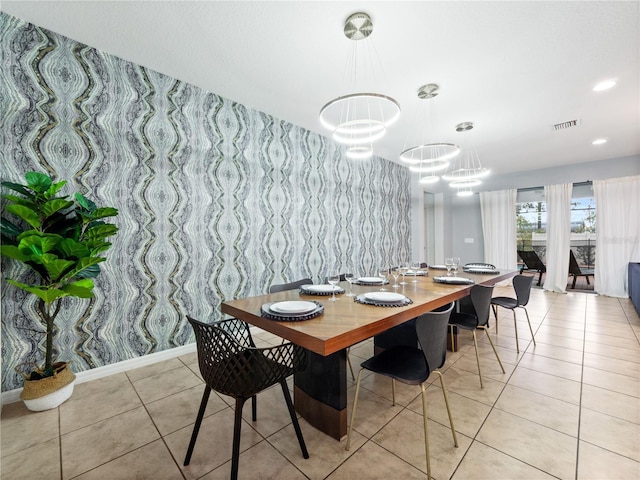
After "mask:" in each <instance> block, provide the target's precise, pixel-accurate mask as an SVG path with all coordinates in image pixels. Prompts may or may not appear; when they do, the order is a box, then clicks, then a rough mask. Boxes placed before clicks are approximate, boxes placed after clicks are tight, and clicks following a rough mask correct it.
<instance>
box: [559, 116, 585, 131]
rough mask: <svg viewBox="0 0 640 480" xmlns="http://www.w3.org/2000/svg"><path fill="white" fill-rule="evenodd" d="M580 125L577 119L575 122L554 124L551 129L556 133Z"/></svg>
mask: <svg viewBox="0 0 640 480" xmlns="http://www.w3.org/2000/svg"><path fill="white" fill-rule="evenodd" d="M580 123H582V122H581V121H580V119H579V118H577V119H575V120H569V121H567V122H562V123H556V124H555V125H554V126H553V129H554V130H555V131H556V132H557V131H558V130H566V129H567V128H572V127H577V126H578V125H580Z"/></svg>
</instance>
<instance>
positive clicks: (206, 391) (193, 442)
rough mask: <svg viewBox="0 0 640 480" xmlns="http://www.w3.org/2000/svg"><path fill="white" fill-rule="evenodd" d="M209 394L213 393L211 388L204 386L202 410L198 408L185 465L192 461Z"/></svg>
mask: <svg viewBox="0 0 640 480" xmlns="http://www.w3.org/2000/svg"><path fill="white" fill-rule="evenodd" d="M209 395H211V388H210V387H209V386H206V387H204V393H203V394H202V401H201V402H200V410H198V416H197V417H196V423H195V425H194V426H193V433H192V434H191V441H190V442H189V448H187V455H186V456H185V457H184V463H183V465H184V466H185V467H186V466H187V465H189V462H190V461H191V454H192V453H193V447H195V446H196V440H197V438H198V432H199V431H200V425H201V424H202V418H203V417H204V411H205V410H206V408H207V402H209Z"/></svg>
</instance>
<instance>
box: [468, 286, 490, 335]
mask: <svg viewBox="0 0 640 480" xmlns="http://www.w3.org/2000/svg"><path fill="white" fill-rule="evenodd" d="M491 295H493V286H487V285H474V286H473V287H471V293H470V297H471V303H472V304H473V309H474V310H475V314H476V317H477V318H478V325H481V326H484V325H486V324H487V323H488V322H489V312H490V311H491Z"/></svg>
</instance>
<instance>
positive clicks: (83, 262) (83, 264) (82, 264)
mask: <svg viewBox="0 0 640 480" xmlns="http://www.w3.org/2000/svg"><path fill="white" fill-rule="evenodd" d="M105 260H106V258H104V257H85V258H81V259H80V260H79V261H78V262H77V264H76V267H75V268H74V269H73V270H71V271H70V272H67V274H66V275H65V278H67V279H71V278H74V277H79V278H84V277H85V275H82V273H83V271H85V270H86V269H88V268H89V267H91V266H92V265H96V264H98V263H101V262H104V261H105Z"/></svg>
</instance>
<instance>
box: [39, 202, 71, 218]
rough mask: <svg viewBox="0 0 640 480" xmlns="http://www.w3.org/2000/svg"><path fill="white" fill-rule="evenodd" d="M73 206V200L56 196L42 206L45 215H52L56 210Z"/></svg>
mask: <svg viewBox="0 0 640 480" xmlns="http://www.w3.org/2000/svg"><path fill="white" fill-rule="evenodd" d="M72 206H73V202H71V201H69V200H64V199H61V198H54V199H53V200H49V201H48V202H46V203H45V204H44V205H42V207H41V211H42V214H43V215H44V216H45V217H50V216H51V215H53V214H54V213H56V212H59V211H60V210H64V209H65V208H69V207H72Z"/></svg>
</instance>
